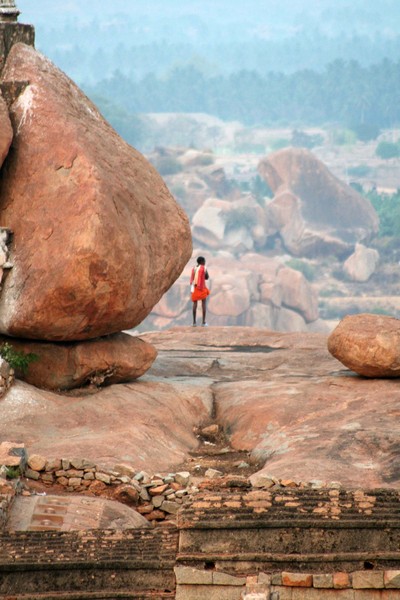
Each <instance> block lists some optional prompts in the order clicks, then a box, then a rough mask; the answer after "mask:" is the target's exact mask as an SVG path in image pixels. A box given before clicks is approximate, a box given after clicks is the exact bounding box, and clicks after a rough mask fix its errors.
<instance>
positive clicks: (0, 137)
mask: <svg viewBox="0 0 400 600" xmlns="http://www.w3.org/2000/svg"><path fill="white" fill-rule="evenodd" d="M12 139H13V130H12V126H11V121H10V117H9V114H8V108H7V104H6V103H5V100H4V98H3V96H2V95H1V94H0V167H1V165H2V164H3V162H4V159H5V157H6V156H7V154H8V151H9V149H10V146H11V142H12Z"/></svg>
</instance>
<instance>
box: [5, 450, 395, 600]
mask: <svg viewBox="0 0 400 600" xmlns="http://www.w3.org/2000/svg"><path fill="white" fill-rule="evenodd" d="M3 446H4V444H3V445H0V448H1V447H3ZM16 446H18V445H16ZM3 454H4V455H5V458H4V459H3V460H7V461H10V460H11V461H14V462H15V461H17V460H20V464H21V466H22V469H24V466H23V464H24V460H25V458H24V456H23V455H24V452H23V448H22V447H16V448H11V446H10V448H9V447H8V446H7V448H5V447H4V452H3ZM15 454H17V455H18V456H15ZM27 460H28V466H27V473H28V474H30V475H32V474H33V473H34V474H35V475H34V479H36V480H38V481H39V480H40V481H41V484H42V485H43V484H44V483H46V484H47V485H48V486H49V489H50V490H51V491H52V492H53V489H52V488H53V486H55V485H60V482H58V483H57V480H58V479H61V478H65V479H66V480H67V481H68V485H66V486H64V488H63V490H64V492H65V491H68V490H69V491H71V492H73V493H77V492H78V493H84V492H86V491H87V488H86V486H84V485H82V482H84V481H89V482H90V485H95V486H96V487H97V486H100V487H101V488H102V494H104V493H105V492H106V491H107V490H108V491H114V492H115V491H116V490H117V491H118V490H119V489H120V490H122V489H125V491H126V489H127V487H128V489H130V490H132V496H131V498H130V499H131V500H132V499H133V500H134V502H136V503H137V510H139V511H140V512H143V511H142V510H141V508H143V507H145V506H148V507H149V508H148V509H146V510H145V511H144V512H145V513H146V512H147V514H150V512H153V513H157V512H158V511H160V512H161V513H164V514H160V515H159V517H158V518H153V519H152V521H153V524H154V527H152V528H147V529H139V530H124V531H122V530H121V531H115V530H90V531H78V532H76V531H75V532H71V531H70V532H65V531H55V530H47V531H43V530H40V531H39V530H36V531H34V530H31V531H24V532H18V531H17V532H12V531H8V532H6V531H4V532H3V534H1V535H0V598H7V597H9V595H10V594H11V593H12V594H13V598H15V599H19V598H22V594H25V596H23V597H24V599H25V600H38V598H40V596H39V595H35V593H36V591H37V589H40V591H41V593H46V594H48V596H46V598H47V599H51V598H53V597H54V598H56V597H57V599H58V600H63V598H65V599H67V598H70V599H71V598H75V600H78V599H79V600H80V599H81V598H92V599H97V600H99V599H100V598H108V599H109V598H136V599H138V598H143V599H144V598H150V597H151V598H153V600H154V599H155V598H176V599H177V600H200V599H201V600H205V599H207V600H378V599H379V600H399V599H400V570H399V565H400V510H399V508H400V492H398V491H395V490H383V489H379V490H370V491H366V490H345V489H343V488H341V487H331V488H314V487H312V486H310V487H302V488H301V487H291V486H289V487H285V486H283V485H282V483H276V484H274V485H273V486H272V487H268V489H267V488H266V487H265V488H259V489H255V488H252V487H251V486H250V483H249V481H248V480H246V479H245V478H243V477H230V478H221V479H220V480H208V481H204V482H200V483H199V484H198V487H197V488H196V487H195V486H192V485H191V484H190V479H189V478H188V477H187V475H188V474H186V473H180V474H175V475H174V474H169V475H164V476H162V475H155V476H153V477H150V476H149V475H147V474H146V473H144V472H140V473H134V472H133V471H129V466H128V465H119V466H117V465H116V469H117V468H118V469H119V470H116V471H114V472H106V471H104V470H101V469H99V468H97V467H96V466H95V465H92V464H89V463H88V461H85V460H84V459H71V460H66V459H60V460H52V461H48V460H46V459H44V458H43V457H40V456H38V455H32V456H31V457H28V459H27ZM76 471H79V473H77V472H76ZM80 471H82V473H80ZM122 472H124V474H122ZM85 475H89V479H86V480H85ZM78 479H79V481H74V482H71V480H78ZM0 481H1V479H0ZM3 481H4V484H3V485H4V486H6V488H7V489H6V490H5V491H6V492H7V491H8V492H10V490H11V488H12V490H14V491H13V494H15V490H16V489H17V488H16V483H15V482H10V481H8V480H4V479H3ZM178 481H179V483H178ZM146 482H147V483H146ZM258 483H259V484H260V483H261V482H258ZM270 483H271V482H268V481H265V484H266V486H269V485H270ZM289 483H290V482H289ZM173 484H176V486H178V485H179V486H182V487H181V490H180V491H182V496H181V498H179V495H178V496H176V494H177V491H178V490H174V488H173V487H172V486H173ZM185 486H186V487H185ZM207 486H208V487H207ZM210 486H211V487H212V489H210ZM224 486H225V487H224ZM88 487H89V486H88ZM78 488H79V489H78ZM188 489H190V490H191V492H190V494H189V493H188ZM185 490H186V493H185V494H183V492H184V491H185ZM167 491H168V495H172V494H175V496H176V497H175V499H172V500H168V499H167V498H166V496H164V494H165V493H166V492H167ZM140 494H142V495H146V494H147V496H146V499H144V498H143V497H141V495H140ZM9 496H10V497H11V496H12V494H11V493H10V494H9ZM117 496H118V495H117ZM155 498H158V500H156V504H154V503H153V499H155ZM183 498H184V500H183V501H182V503H178V502H176V500H178V499H180V500H182V499H183ZM120 499H121V497H120ZM125 499H126V498H125ZM173 500H175V509H174V511H171V512H169V513H168V514H167V513H165V512H164V511H161V506H162V504H163V503H164V502H171V501H173ZM157 504H158V505H159V507H160V508H157ZM166 517H167V519H166ZM158 521H159V522H158ZM156 522H157V525H155V523H156ZM38 586H39V587H38ZM60 590H62V593H61V591H60ZM52 594H53V595H54V596H53V595H52Z"/></svg>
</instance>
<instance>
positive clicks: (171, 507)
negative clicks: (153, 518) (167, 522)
mask: <svg viewBox="0 0 400 600" xmlns="http://www.w3.org/2000/svg"><path fill="white" fill-rule="evenodd" d="M179 508H180V505H179V504H177V503H176V502H171V501H169V500H165V501H164V502H163V503H162V505H161V510H163V511H164V512H166V513H168V514H170V515H176V513H177V512H178V510H179Z"/></svg>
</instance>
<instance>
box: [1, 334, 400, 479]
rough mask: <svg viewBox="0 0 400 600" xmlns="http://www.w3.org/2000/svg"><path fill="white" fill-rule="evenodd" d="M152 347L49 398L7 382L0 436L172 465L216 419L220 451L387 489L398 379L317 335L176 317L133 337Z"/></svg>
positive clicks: (274, 467) (45, 447) (278, 471)
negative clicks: (199, 323)
mask: <svg viewBox="0 0 400 600" xmlns="http://www.w3.org/2000/svg"><path fill="white" fill-rule="evenodd" d="M141 337H142V338H143V339H145V340H146V341H148V342H150V343H151V344H153V345H154V346H155V347H156V348H157V350H158V357H157V359H156V361H155V362H154V364H153V366H152V367H151V369H150V370H149V371H148V373H147V374H146V375H145V376H144V377H143V378H142V379H140V380H139V381H137V382H135V383H132V384H129V385H126V384H118V385H112V386H110V387H109V388H107V389H103V390H101V391H100V392H98V393H97V394H93V395H87V396H78V395H75V396H73V395H70V396H60V395H56V394H52V393H50V392H42V391H39V390H36V389H35V388H33V387H31V386H29V385H28V384H25V383H21V382H17V384H16V385H15V386H14V387H13V388H12V389H11V390H10V391H9V392H8V394H7V395H6V397H4V398H3V399H1V400H0V410H1V414H2V419H1V423H0V438H3V439H8V440H10V441H18V442H24V443H25V444H26V447H27V450H28V452H29V453H36V452H37V453H40V454H42V455H44V456H47V457H49V458H50V457H69V456H82V457H86V458H89V459H92V460H96V462H97V463H98V464H100V465H101V464H106V465H109V466H111V465H114V464H115V463H117V462H121V461H123V462H128V463H131V464H132V465H133V466H134V467H136V468H146V469H147V470H149V471H151V470H154V471H157V470H160V471H161V470H165V471H168V470H174V469H175V468H176V467H177V466H179V465H181V464H182V463H183V462H185V461H187V463H188V464H190V453H191V452H193V451H194V450H196V448H197V447H198V439H197V437H196V435H195V433H194V432H193V428H194V427H198V426H200V425H203V426H205V425H207V424H211V423H218V424H219V425H221V426H222V428H223V430H224V432H225V434H226V436H227V438H228V441H229V442H230V445H231V450H232V451H233V452H237V451H239V450H245V451H248V452H249V453H250V456H251V459H252V460H254V462H256V461H258V462H259V461H261V465H264V467H263V468H262V469H261V472H263V473H264V474H270V475H272V476H274V477H276V478H278V479H293V480H295V481H303V482H309V481H312V480H320V481H326V482H331V481H340V482H341V483H342V484H343V485H346V486H348V487H350V488H357V487H364V488H368V487H397V486H398V485H399V480H400V469H399V466H398V465H399V461H398V449H399V440H400V421H399V418H398V417H399V414H400V411H399V406H400V387H399V385H398V383H397V382H396V381H394V380H392V379H365V378H363V377H360V376H358V375H356V374H355V373H353V372H352V371H349V370H348V369H347V368H346V367H344V366H343V365H342V364H341V363H340V362H339V361H338V360H336V359H335V358H334V357H333V356H331V355H330V353H329V352H328V349H327V335H324V334H311V333H307V334H305V333H279V332H275V331H269V330H261V329H253V328H241V327H219V328H218V327H216V328H213V327H209V328H201V327H197V328H192V327H180V328H175V329H172V330H169V331H165V332H157V333H148V334H145V335H141Z"/></svg>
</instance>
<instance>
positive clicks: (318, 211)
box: [258, 148, 379, 256]
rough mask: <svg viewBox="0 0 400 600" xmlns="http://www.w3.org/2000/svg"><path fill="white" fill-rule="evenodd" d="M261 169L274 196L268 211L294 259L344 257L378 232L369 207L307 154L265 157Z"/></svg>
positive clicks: (294, 151)
mask: <svg viewBox="0 0 400 600" xmlns="http://www.w3.org/2000/svg"><path fill="white" fill-rule="evenodd" d="M258 170H259V173H260V175H261V176H262V177H263V178H264V180H265V181H266V182H267V183H268V185H269V186H270V188H271V189H272V191H273V192H274V194H275V198H274V199H273V201H272V202H271V203H270V205H269V210H270V211H271V213H272V216H273V218H274V220H275V222H276V223H277V224H278V225H279V228H280V230H281V235H282V239H283V241H284V244H285V246H286V248H287V249H288V250H289V251H290V252H291V253H292V254H295V255H297V256H311V255H314V254H320V253H325V254H336V255H339V256H344V255H346V254H349V253H350V252H351V250H352V248H353V247H354V244H355V243H356V242H360V241H363V240H368V239H369V238H370V237H371V236H372V234H374V233H376V232H377V231H378V226H379V220H378V216H377V214H376V212H375V210H374V208H373V207H372V205H371V203H370V202H369V201H368V200H367V199H366V198H364V197H363V196H361V195H360V194H359V193H358V192H356V191H355V190H354V189H353V188H351V187H350V186H348V185H346V184H345V183H343V182H341V181H340V180H339V179H337V177H335V176H334V175H333V174H332V173H331V172H330V171H329V170H328V169H327V167H326V166H325V165H324V164H323V163H322V162H321V161H319V160H318V159H317V158H316V157H315V156H314V155H313V154H312V153H311V152H310V151H309V150H305V149H301V148H286V149H284V150H280V151H279V152H275V153H273V154H271V155H269V156H268V157H267V158H264V159H263V160H262V161H261V162H260V164H259V167H258Z"/></svg>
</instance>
